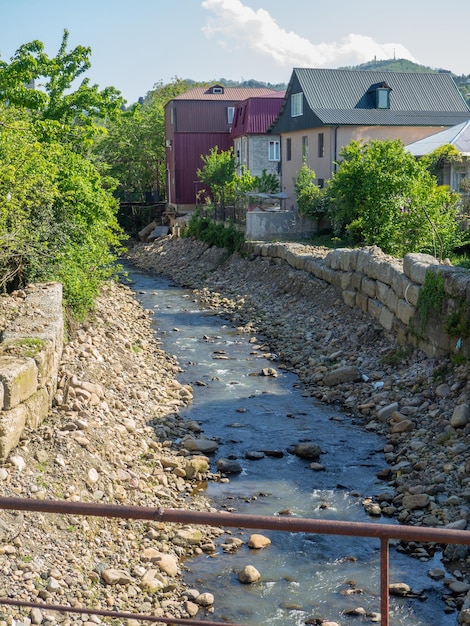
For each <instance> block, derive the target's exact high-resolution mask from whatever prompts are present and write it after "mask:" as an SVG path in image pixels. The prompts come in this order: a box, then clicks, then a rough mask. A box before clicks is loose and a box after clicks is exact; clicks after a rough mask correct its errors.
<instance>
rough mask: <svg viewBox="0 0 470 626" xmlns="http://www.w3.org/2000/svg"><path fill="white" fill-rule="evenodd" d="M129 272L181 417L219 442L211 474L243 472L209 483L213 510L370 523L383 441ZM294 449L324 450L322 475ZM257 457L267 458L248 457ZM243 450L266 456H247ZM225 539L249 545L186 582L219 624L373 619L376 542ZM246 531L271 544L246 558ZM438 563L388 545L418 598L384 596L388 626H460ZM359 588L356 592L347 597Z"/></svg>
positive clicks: (211, 319)
mask: <svg viewBox="0 0 470 626" xmlns="http://www.w3.org/2000/svg"><path fill="white" fill-rule="evenodd" d="M128 271H129V277H130V279H131V280H132V288H133V290H134V291H135V294H136V297H137V298H138V300H139V301H140V303H141V304H142V306H143V307H144V308H146V309H152V310H153V311H154V313H155V314H154V318H153V326H154V328H155V331H156V333H157V335H158V337H159V338H160V339H161V340H162V343H163V345H162V347H163V348H164V349H165V351H166V352H168V353H170V354H173V355H175V356H176V357H177V358H178V361H179V363H180V365H181V368H182V369H183V370H184V371H183V372H182V373H181V374H180V375H179V377H178V379H179V381H180V382H181V383H184V384H186V383H188V384H191V385H192V386H193V390H194V400H193V402H192V404H191V405H190V406H189V407H187V408H185V409H183V410H182V411H181V415H182V417H184V418H185V419H188V420H196V421H198V422H199V423H200V424H201V427H202V429H203V434H204V436H207V437H209V438H214V439H217V441H218V442H219V449H218V450H217V451H216V452H215V453H214V455H213V458H212V459H211V463H212V469H213V471H215V462H216V460H217V459H218V458H220V457H225V458H233V459H236V460H237V461H238V462H239V463H240V464H241V466H242V472H241V473H239V474H237V475H231V476H230V480H229V481H228V482H211V483H209V484H208V485H207V487H205V494H206V495H207V496H208V497H209V498H211V500H212V501H213V502H214V506H215V507H217V508H218V509H221V510H227V511H236V512H243V513H249V514H252V515H276V514H285V513H286V512H288V513H289V514H290V515H294V516H300V517H309V518H319V519H336V520H344V521H363V522H369V523H370V522H371V521H374V520H372V519H371V518H370V517H369V516H368V515H367V514H366V513H365V512H364V509H363V506H362V501H363V499H364V498H365V497H367V496H374V495H377V494H379V493H381V492H382V491H385V490H387V484H386V483H384V482H382V481H379V480H378V479H377V478H376V474H377V471H378V470H379V469H382V468H383V467H384V466H385V465H386V464H385V461H384V458H383V447H384V443H385V441H384V440H383V438H381V437H379V436H378V435H376V434H374V433H370V432H365V431H364V430H363V429H361V428H360V427H359V426H358V425H355V424H354V421H353V420H352V419H351V417H350V416H347V415H345V414H343V413H342V412H341V411H339V410H336V409H335V408H334V407H331V406H324V405H322V404H320V403H319V402H317V401H315V400H313V399H312V398H310V397H305V396H303V395H302V390H301V387H300V385H299V383H298V380H297V378H296V377H295V376H294V375H293V374H291V373H289V372H286V371H284V370H281V369H276V371H277V373H278V376H277V377H274V376H261V375H259V374H260V372H261V370H262V369H263V368H276V361H273V360H272V359H270V360H268V359H266V358H265V356H264V355H265V353H264V352H263V350H261V347H262V346H261V344H262V343H263V341H262V338H259V337H258V338H257V342H255V343H253V341H251V342H250V336H249V335H247V334H243V333H239V332H238V331H237V330H236V329H235V328H233V327H232V326H231V324H230V323H229V322H227V321H226V320H224V319H223V318H221V317H220V316H218V315H214V312H213V311H210V310H207V309H204V308H203V306H202V305H201V304H199V303H198V302H196V301H195V300H194V298H193V296H192V293H191V292H190V291H188V290H185V289H181V288H179V287H176V286H174V285H172V284H171V283H170V282H169V281H167V280H166V279H163V278H161V277H158V276H155V275H152V274H148V273H145V272H141V271H137V270H135V269H133V268H128ZM301 441H311V442H313V443H315V444H317V445H319V446H320V448H321V450H322V455H321V458H320V464H321V465H322V466H323V467H324V471H314V470H312V469H311V468H310V467H309V465H310V463H309V461H305V460H302V459H300V458H298V457H297V456H294V455H293V454H291V453H290V452H289V450H290V449H291V448H292V446H294V445H295V444H296V443H298V442H301ZM262 451H264V452H265V453H267V454H265V455H264V456H263V455H261V454H258V455H252V454H250V453H252V452H256V453H259V452H262ZM247 453H248V456H255V457H256V456H260V457H261V458H257V459H256V460H250V459H249V458H246V457H247ZM274 453H275V455H274ZM281 454H282V456H281ZM378 521H380V522H381V523H386V522H390V523H394V522H393V521H391V520H386V519H385V520H384V519H383V518H380V519H379V520H378ZM231 532H232V534H233V536H236V537H239V538H241V539H243V540H244V541H245V544H244V545H243V546H242V547H241V548H240V549H239V550H237V551H236V552H235V553H231V554H226V553H225V552H224V551H223V550H222V548H221V547H219V548H218V550H217V552H216V554H215V555H212V556H208V555H203V556H200V557H197V558H195V559H191V560H189V561H187V562H186V566H187V572H186V573H185V576H184V578H185V582H186V583H187V584H188V585H190V586H192V587H195V588H197V589H199V590H200V591H201V592H202V591H207V592H211V593H213V594H214V596H215V611H214V613H213V614H212V617H213V618H214V619H216V620H219V621H220V620H224V619H226V620H229V621H232V622H239V623H243V624H247V625H248V624H250V625H253V626H255V625H259V624H263V623H264V624H273V625H276V624H282V625H286V626H288V625H297V624H299V625H300V624H304V623H305V622H306V620H308V619H309V618H310V619H311V618H313V617H317V618H318V617H322V618H324V619H329V620H331V621H336V622H338V623H339V624H341V625H343V626H344V625H346V624H364V623H370V618H366V617H357V616H356V617H351V616H347V615H344V614H343V613H342V612H343V611H345V610H348V609H352V608H355V607H363V608H364V609H366V611H367V612H379V611H380V588H379V581H380V568H379V562H380V544H379V541H378V540H377V539H372V538H371V539H369V538H357V537H341V536H335V535H316V534H305V533H300V534H295V533H286V532H272V531H270V532H269V533H267V532H263V531H249V530H246V531H244V530H242V529H239V530H237V529H232V531H231ZM252 532H261V533H262V534H265V535H268V536H269V538H270V539H271V542H272V544H271V545H270V546H269V547H268V548H266V549H264V550H256V551H255V550H250V549H249V548H248V547H247V546H246V541H247V539H248V538H249V536H250V534H252ZM223 541H224V538H223V537H221V539H220V543H223ZM245 565H253V566H254V567H256V569H258V570H259V572H260V573H261V582H259V583H256V584H254V585H242V584H240V583H239V582H238V578H237V572H238V571H240V570H241V569H243V567H245ZM436 567H437V568H441V569H442V565H441V563H440V561H439V559H438V556H436V557H434V559H433V560H431V561H427V562H421V561H419V560H417V559H412V558H410V557H407V556H405V555H404V554H402V553H401V552H399V551H397V550H396V549H395V547H393V546H392V547H391V549H390V570H391V571H390V580H391V582H406V583H407V584H409V585H410V586H411V587H412V589H413V591H415V592H417V595H418V596H420V598H407V599H396V598H391V618H390V624H391V626H405V625H406V626H450V625H454V624H456V623H457V614H456V613H453V614H450V615H449V614H446V613H445V612H444V608H445V607H444V603H443V601H442V600H441V595H442V593H443V586H442V583H439V582H434V581H433V580H432V579H431V578H430V577H429V576H428V575H427V572H428V571H429V569H431V568H436ZM354 589H356V590H358V589H359V590H361V593H360V594H356V593H353V594H351V593H350V591H351V590H354ZM205 619H211V616H210V615H209V616H206V617H205ZM311 623H314V622H311Z"/></svg>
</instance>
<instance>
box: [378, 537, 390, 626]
mask: <svg viewBox="0 0 470 626" xmlns="http://www.w3.org/2000/svg"><path fill="white" fill-rule="evenodd" d="M388 559H389V556H388V538H386V537H382V538H381V539H380V624H381V626H388V624H389V615H388V611H389V596H388V583H389V560H388Z"/></svg>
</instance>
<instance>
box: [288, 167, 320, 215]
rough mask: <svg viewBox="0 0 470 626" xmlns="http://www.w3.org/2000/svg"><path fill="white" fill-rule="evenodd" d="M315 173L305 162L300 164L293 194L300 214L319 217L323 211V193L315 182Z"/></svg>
mask: <svg viewBox="0 0 470 626" xmlns="http://www.w3.org/2000/svg"><path fill="white" fill-rule="evenodd" d="M316 177H317V175H316V174H315V172H314V171H313V170H312V169H310V168H309V167H308V165H307V164H306V163H304V164H303V165H302V167H301V168H300V170H299V173H298V175H297V178H296V179H295V185H294V189H295V194H296V198H297V206H298V208H299V213H300V215H303V216H307V217H313V218H317V217H321V216H322V214H323V213H324V203H323V201H322V200H323V193H322V191H321V189H320V187H319V186H318V185H317V184H316V183H315V179H316Z"/></svg>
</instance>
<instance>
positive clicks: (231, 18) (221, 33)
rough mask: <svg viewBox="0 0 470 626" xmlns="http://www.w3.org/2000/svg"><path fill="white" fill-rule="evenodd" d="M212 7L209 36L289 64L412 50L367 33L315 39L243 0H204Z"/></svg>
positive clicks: (348, 61)
mask: <svg viewBox="0 0 470 626" xmlns="http://www.w3.org/2000/svg"><path fill="white" fill-rule="evenodd" d="M201 6H202V7H203V8H204V9H207V10H209V11H212V12H213V14H214V16H213V17H210V18H209V19H208V21H207V24H206V26H205V27H204V28H203V29H202V30H203V32H204V34H205V36H206V37H208V38H215V39H216V40H217V42H218V43H219V44H220V45H221V46H223V47H224V48H225V49H226V50H230V49H231V50H235V49H240V48H248V49H251V50H253V51H254V52H256V53H258V54H260V55H262V56H264V57H268V58H271V59H272V60H273V61H275V62H276V63H278V64H280V65H282V66H286V67H337V66H340V65H355V64H357V63H364V62H366V61H371V60H372V59H373V58H374V57H377V59H391V58H393V57H396V58H405V59H409V60H411V61H414V60H415V59H414V57H413V56H412V54H411V53H410V52H409V51H408V50H407V49H406V48H405V47H404V46H403V45H401V44H399V43H379V42H377V41H375V40H374V39H372V37H368V36H366V35H358V34H349V35H347V36H346V37H345V38H344V39H342V40H341V41H339V42H333V43H324V42H323V43H312V42H311V41H309V40H308V39H306V38H305V37H301V36H300V35H297V34H296V33H294V32H292V31H286V30H284V29H283V28H281V27H280V26H279V25H278V24H277V22H276V21H275V20H274V19H273V18H272V17H271V15H270V14H269V13H268V11H266V10H264V9H258V10H257V11H255V10H254V9H252V8H250V7H248V6H246V5H245V4H243V2H241V0H204V1H203V2H202V5H201Z"/></svg>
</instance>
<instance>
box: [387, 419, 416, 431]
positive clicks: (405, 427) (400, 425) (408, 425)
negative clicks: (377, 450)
mask: <svg viewBox="0 0 470 626" xmlns="http://www.w3.org/2000/svg"><path fill="white" fill-rule="evenodd" d="M414 428H415V425H414V423H413V422H412V421H411V420H402V421H401V422H397V423H396V424H394V425H393V426H392V429H391V431H390V432H392V433H409V432H411V431H412V430H414Z"/></svg>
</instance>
